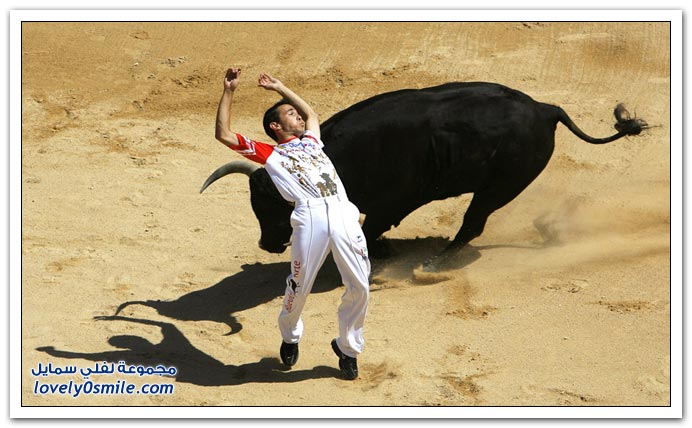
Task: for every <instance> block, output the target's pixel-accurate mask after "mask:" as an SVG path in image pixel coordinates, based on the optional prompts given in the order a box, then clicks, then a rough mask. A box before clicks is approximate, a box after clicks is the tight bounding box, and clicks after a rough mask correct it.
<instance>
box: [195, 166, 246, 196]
mask: <svg viewBox="0 0 692 428" xmlns="http://www.w3.org/2000/svg"><path fill="white" fill-rule="evenodd" d="M258 168H259V166H257V165H253V164H251V163H248V162H243V161H233V162H229V163H227V164H226V165H222V166H220V167H219V168H218V169H217V170H216V171H214V172H212V173H211V175H210V176H209V178H207V181H205V182H204V184H203V185H202V188H201V189H200V190H199V193H202V192H204V189H206V188H207V187H209V185H210V184H211V183H213V182H215V181H216V180H218V179H219V178H221V177H223V176H226V175H228V174H233V173H236V172H238V173H241V174H245V175H247V176H248V177H249V176H250V174H252V173H253V172H255V171H257V169H258Z"/></svg>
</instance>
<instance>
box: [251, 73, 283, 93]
mask: <svg viewBox="0 0 692 428" xmlns="http://www.w3.org/2000/svg"><path fill="white" fill-rule="evenodd" d="M257 85H258V86H261V87H262V88H264V89H268V90H271V91H276V90H278V89H279V88H280V87H281V86H282V85H283V84H282V83H281V81H279V79H275V78H274V77H271V76H270V75H269V74H267V73H262V74H260V76H259V79H258V81H257Z"/></svg>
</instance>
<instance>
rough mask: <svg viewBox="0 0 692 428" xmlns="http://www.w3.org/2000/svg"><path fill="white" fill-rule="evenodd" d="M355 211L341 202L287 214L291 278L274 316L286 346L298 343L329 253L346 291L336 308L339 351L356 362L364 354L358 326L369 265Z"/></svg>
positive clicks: (312, 203)
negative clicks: (305, 312) (309, 301)
mask: <svg viewBox="0 0 692 428" xmlns="http://www.w3.org/2000/svg"><path fill="white" fill-rule="evenodd" d="M359 217H360V213H359V211H358V208H357V207H356V206H355V205H353V204H352V203H351V202H349V201H348V200H347V199H346V198H344V197H343V196H339V195H337V196H329V197H326V198H320V199H308V200H305V201H299V202H297V203H296V206H295V209H294V210H293V214H291V226H292V227H293V240H292V244H291V274H290V275H289V276H288V278H287V279H286V294H285V295H284V302H283V307H282V309H281V314H280V315H279V330H281V336H282V338H283V340H284V342H286V343H298V341H300V338H301V336H302V334H303V321H302V319H301V316H300V314H301V312H302V311H303V307H304V306H305V301H306V300H307V297H308V295H309V294H310V290H311V289H312V285H313V284H314V282H315V277H316V276H317V273H318V272H319V270H320V268H321V267H322V264H323V263H324V260H325V259H326V258H327V255H328V254H329V252H330V251H331V253H332V254H333V257H334V262H336V266H337V268H338V269H339V273H340V274H341V280H342V281H343V283H344V285H345V287H346V291H345V292H344V294H343V296H342V297H341V304H340V305H339V308H338V311H337V313H338V317H339V337H338V338H337V344H338V345H339V348H340V349H341V351H342V352H343V353H344V354H346V355H348V356H350V357H356V356H357V355H358V354H360V353H361V352H362V351H363V345H364V342H365V341H364V339H363V323H364V321H365V314H366V312H367V308H368V298H369V293H370V291H369V290H370V282H369V276H370V259H369V258H368V249H367V243H366V241H365V236H364V235H363V231H362V229H361V227H360V223H359Z"/></svg>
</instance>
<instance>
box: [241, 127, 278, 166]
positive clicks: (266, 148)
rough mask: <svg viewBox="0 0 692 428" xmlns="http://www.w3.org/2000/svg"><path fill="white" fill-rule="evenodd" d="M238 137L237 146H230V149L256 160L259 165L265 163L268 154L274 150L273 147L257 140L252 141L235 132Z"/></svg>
mask: <svg viewBox="0 0 692 428" xmlns="http://www.w3.org/2000/svg"><path fill="white" fill-rule="evenodd" d="M235 135H236V136H237V137H238V142H239V143H240V144H238V145H237V146H233V147H231V150H233V151H235V152H236V153H238V154H241V155H243V156H245V157H246V158H247V159H249V160H251V161H254V162H257V163H259V164H261V165H264V164H265V163H267V159H268V158H269V155H271V154H272V152H274V147H273V146H270V145H269V144H266V143H261V142H259V141H253V140H251V139H249V138H246V137H245V136H243V135H241V134H235Z"/></svg>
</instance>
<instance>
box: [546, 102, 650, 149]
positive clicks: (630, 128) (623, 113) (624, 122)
mask: <svg viewBox="0 0 692 428" xmlns="http://www.w3.org/2000/svg"><path fill="white" fill-rule="evenodd" d="M544 105H546V106H547V104H544ZM549 108H552V110H551V112H552V114H555V116H554V117H555V119H556V120H557V121H558V122H561V123H562V124H563V125H565V126H566V127H567V129H569V130H570V131H572V133H573V134H574V135H576V136H577V137H579V138H581V139H582V140H584V141H586V142H587V143H591V144H605V143H610V142H611V141H615V140H617V139H619V138H622V137H624V136H626V135H638V134H639V133H641V132H642V131H643V130H644V129H646V128H649V125H648V124H647V123H646V122H645V121H644V120H643V119H638V118H637V117H636V116H635V117H634V118H633V117H631V116H630V113H629V112H628V111H627V109H626V108H625V106H624V105H623V104H618V105H617V106H616V107H615V110H614V112H613V113H614V114H615V119H616V120H617V122H616V123H615V129H617V131H618V132H617V134H615V135H611V136H610V137H605V138H594V137H592V136H590V135H588V134H586V133H585V132H584V131H582V130H581V129H579V127H578V126H577V125H576V124H575V123H574V122H573V121H572V119H570V118H569V116H568V115H567V113H565V111H564V110H563V109H561V108H560V107H557V106H549Z"/></svg>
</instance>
